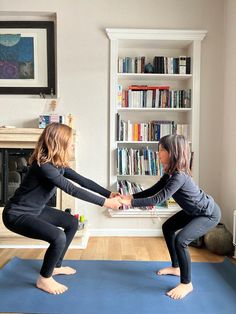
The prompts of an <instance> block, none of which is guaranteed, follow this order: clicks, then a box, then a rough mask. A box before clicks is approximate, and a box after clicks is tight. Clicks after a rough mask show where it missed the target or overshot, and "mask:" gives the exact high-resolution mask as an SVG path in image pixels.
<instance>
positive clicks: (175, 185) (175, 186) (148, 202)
mask: <svg viewBox="0 0 236 314" xmlns="http://www.w3.org/2000/svg"><path fill="white" fill-rule="evenodd" d="M184 182H185V176H184V175H181V174H179V173H176V174H174V175H173V176H172V177H170V178H169V180H168V181H167V182H166V184H165V186H164V187H163V188H162V189H161V190H160V191H159V192H157V193H156V194H155V195H153V196H151V197H146V198H142V199H140V198H138V199H132V200H131V202H130V203H131V205H132V206H133V207H145V206H155V205H158V204H160V203H162V202H164V201H166V200H168V199H169V198H170V197H171V196H172V195H173V194H174V193H175V192H177V191H178V190H179V189H180V188H181V186H182V185H183V184H184ZM121 202H122V200H121Z"/></svg>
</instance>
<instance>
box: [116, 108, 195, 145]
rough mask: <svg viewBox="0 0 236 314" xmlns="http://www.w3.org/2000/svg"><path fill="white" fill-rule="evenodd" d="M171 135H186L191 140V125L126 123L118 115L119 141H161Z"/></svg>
mask: <svg viewBox="0 0 236 314" xmlns="http://www.w3.org/2000/svg"><path fill="white" fill-rule="evenodd" d="M169 134H179V135H184V136H185V138H186V139H188V140H189V139H190V125H189V124H178V123H175V121H171V120H166V121H162V120H153V121H149V122H141V123H140V122H135V123H132V122H131V121H130V120H128V121H124V120H122V119H121V118H120V114H117V141H138V142H142V141H143V142H147V141H159V140H160V138H161V137H163V136H165V135H169Z"/></svg>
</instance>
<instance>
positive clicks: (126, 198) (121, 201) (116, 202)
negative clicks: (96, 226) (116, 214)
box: [104, 192, 133, 209]
mask: <svg viewBox="0 0 236 314" xmlns="http://www.w3.org/2000/svg"><path fill="white" fill-rule="evenodd" d="M132 199H133V197H132V195H130V194H129V195H121V194H120V193H119V192H111V194H110V197H109V198H107V199H106V200H105V203H104V206H105V207H107V208H112V209H119V208H120V207H121V206H122V205H125V206H131V200H132Z"/></svg>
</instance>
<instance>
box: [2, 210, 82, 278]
mask: <svg viewBox="0 0 236 314" xmlns="http://www.w3.org/2000/svg"><path fill="white" fill-rule="evenodd" d="M3 222H4V224H5V226H6V227H7V228H8V229H9V230H11V231H13V232H15V233H18V234H20V235H23V236H25V237H28V238H33V239H40V240H43V241H46V242H48V243H50V245H49V247H48V249H47V251H46V253H45V256H44V260H43V265H42V268H41V270H40V275H41V276H43V277H45V278H49V277H51V276H52V273H53V270H54V268H55V267H60V266H61V264H62V260H63V258H64V255H65V253H66V251H67V249H68V247H69V245H70V243H71V241H72V239H73V237H74V235H75V233H76V231H77V229H78V220H77V219H76V218H75V217H74V216H72V215H70V214H69V213H65V212H64V211H61V210H58V209H54V208H51V207H48V206H45V208H44V209H43V211H42V212H41V214H40V215H38V216H34V215H30V214H23V215H21V216H15V215H11V214H8V213H6V212H5V211H4V212H3ZM58 227H61V228H63V229H64V231H63V230H61V229H59V228H58Z"/></svg>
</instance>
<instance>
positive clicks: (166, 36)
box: [106, 28, 207, 217]
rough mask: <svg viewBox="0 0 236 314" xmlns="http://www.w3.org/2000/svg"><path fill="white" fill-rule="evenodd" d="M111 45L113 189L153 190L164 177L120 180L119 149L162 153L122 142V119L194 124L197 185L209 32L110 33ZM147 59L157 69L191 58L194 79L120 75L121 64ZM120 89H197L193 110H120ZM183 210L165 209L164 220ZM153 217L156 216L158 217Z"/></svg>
mask: <svg viewBox="0 0 236 314" xmlns="http://www.w3.org/2000/svg"><path fill="white" fill-rule="evenodd" d="M106 32H107V36H108V37H109V39H110V166H109V173H110V186H111V189H113V190H115V189H116V187H117V180H130V181H134V182H138V183H140V184H142V185H143V187H144V188H147V187H150V186H151V185H152V184H154V183H155V182H156V181H157V180H158V176H148V175H142V176H139V175H134V176H132V175H129V176H120V175H118V174H117V160H116V150H117V148H118V147H127V148H129V147H131V148H136V149H138V148H139V147H140V148H141V147H147V146H148V147H149V148H152V149H153V150H156V151H157V147H158V142H157V141H155V142H152V141H148V142H144V141H142V142H138V141H117V138H116V128H117V126H116V116H117V113H119V114H120V117H121V119H122V120H126V121H127V120H130V121H131V122H132V123H135V122H149V121H152V120H173V121H175V122H176V123H179V124H188V125H189V130H190V138H189V142H190V145H191V150H192V151H193V152H194V167H193V176H194V180H195V181H196V182H197V183H198V179H199V112H200V59H201V41H202V40H203V39H204V37H205V35H206V33H207V32H206V31H202V30H201V31H198V30H159V29H112V28H107V29H106ZM141 56H145V64H147V63H149V62H150V63H153V58H154V57H155V56H165V57H179V56H187V57H190V58H191V70H190V74H157V73H119V72H118V59H119V58H125V57H131V58H135V57H141ZM118 85H121V86H122V88H123V89H127V88H128V87H129V86H131V85H148V86H153V85H158V86H160V85H162V86H163V85H165V86H166V85H168V86H169V87H170V90H182V89H191V108H118V106H117V99H118V97H117V94H118V92H117V91H118ZM176 210H177V209H172V210H171V209H166V210H165V209H162V210H161V213H162V215H163V216H165V217H166V216H168V215H169V214H172V213H173V212H176ZM110 214H111V216H113V217H127V216H128V217H131V216H134V217H145V216H148V217H150V213H148V212H145V211H140V212H139V213H135V212H133V215H132V213H131V211H130V212H129V214H127V213H122V211H118V212H115V211H114V212H113V211H110ZM152 215H153V214H152Z"/></svg>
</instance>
